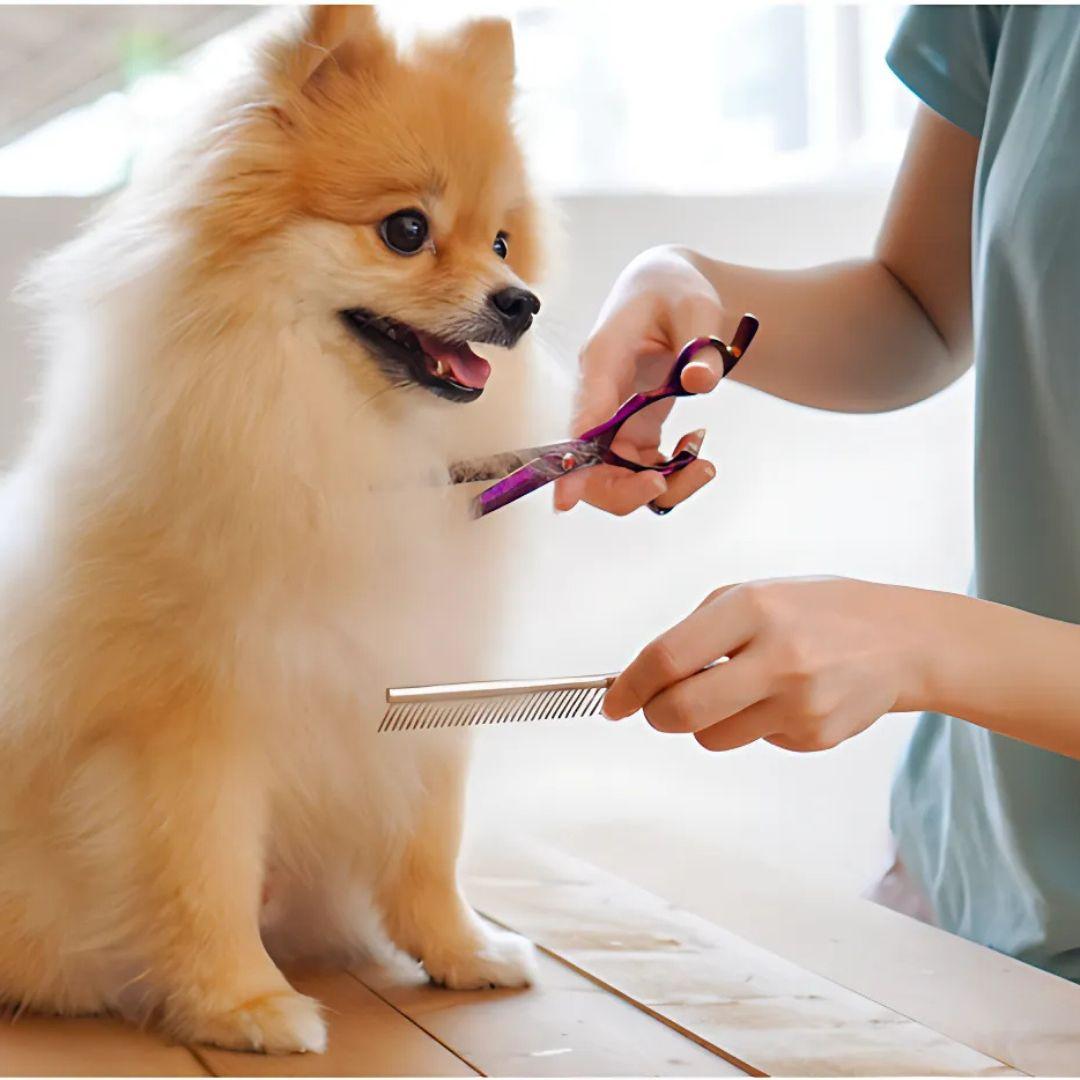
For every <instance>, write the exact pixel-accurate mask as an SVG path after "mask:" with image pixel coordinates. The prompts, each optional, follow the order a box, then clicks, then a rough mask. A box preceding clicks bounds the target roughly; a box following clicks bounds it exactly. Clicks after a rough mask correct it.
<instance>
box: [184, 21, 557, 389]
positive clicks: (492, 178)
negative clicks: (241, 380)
mask: <svg viewBox="0 0 1080 1080" xmlns="http://www.w3.org/2000/svg"><path fill="white" fill-rule="evenodd" d="M261 63H262V67H261V74H260V83H259V95H261V96H262V97H263V100H256V101H253V102H252V101H249V102H246V103H244V104H243V105H242V106H241V107H240V108H238V109H237V110H236V111H235V113H234V115H233V117H232V119H231V120H230V122H229V123H228V124H226V125H221V126H219V129H218V130H217V134H216V136H215V137H216V139H217V140H218V142H217V145H218V148H219V149H220V150H221V165H220V166H219V168H218V173H217V177H216V182H215V187H214V188H213V189H211V190H212V191H214V192H215V194H214V195H213V196H212V197H211V198H209V199H208V200H207V201H206V203H205V204H204V205H203V206H202V207H201V209H200V215H201V218H200V220H201V224H202V227H203V229H204V231H205V234H206V235H208V236H209V237H210V239H211V241H212V242H215V243H217V245H218V247H219V249H220V257H222V258H225V259H228V260H230V261H232V260H235V259H236V258H237V255H236V251H237V245H240V246H242V247H243V248H245V249H246V250H248V251H254V252H259V251H264V252H265V251H266V250H268V249H269V250H272V251H273V253H274V258H275V260H276V262H275V266H276V267H277V270H276V271H275V272H276V273H277V274H278V276H279V277H281V276H283V275H287V276H289V277H290V278H291V281H290V283H289V284H290V288H292V289H294V290H295V292H294V295H295V296H296V297H297V298H298V302H297V308H296V311H294V312H293V313H291V315H290V317H291V318H294V319H301V320H309V321H313V322H314V323H318V324H319V335H320V337H321V339H322V340H324V341H326V340H332V341H333V343H334V350H333V351H335V352H341V351H342V350H343V348H344V346H343V344H342V342H343V341H347V342H348V354H347V355H348V356H350V357H351V358H352V359H353V360H355V362H356V363H357V364H358V365H361V366H365V367H366V368H367V369H369V370H374V371H376V372H378V373H379V376H380V377H381V378H382V379H385V380H389V381H390V382H392V383H397V384H402V383H407V384H410V385H413V384H416V385H419V386H421V387H424V388H426V389H427V390H429V391H431V392H432V393H434V394H437V395H439V396H440V397H442V398H444V399H447V400H450V401H459V402H466V401H472V400H474V399H475V398H477V397H479V395H480V394H481V392H482V390H483V388H484V384H485V382H486V381H487V378H488V375H489V374H490V366H489V364H488V362H487V361H486V360H484V359H482V358H481V357H480V356H478V355H477V354H476V353H475V352H474V351H473V350H472V349H471V348H470V347H469V342H473V343H487V344H493V345H497V346H502V347H512V346H513V345H515V344H516V343H517V342H518V340H519V339H520V338H521V336H522V335H523V334H524V333H525V332H526V331H527V330H528V329H529V327H530V325H531V323H532V321H533V317H534V315H535V314H536V312H537V311H538V310H539V307H540V301H539V300H538V298H537V297H536V295H535V294H534V293H533V292H532V291H531V289H530V287H529V284H528V282H529V281H530V279H531V278H533V276H534V275H535V273H536V272H537V269H538V265H537V264H538V258H539V253H538V238H537V235H536V234H537V216H538V215H537V210H536V207H535V204H534V200H533V197H532V194H531V192H530V188H529V185H528V181H527V177H526V171H525V167H524V162H523V158H522V153H521V150H520V148H519V146H518V143H517V140H516V138H515V133H514V130H513V125H512V121H511V105H512V98H513V80H514V53H513V40H512V36H511V31H510V26H509V24H508V23H506V22H505V21H503V20H496V19H490V20H481V21H476V22H472V23H468V24H466V25H465V26H464V27H463V28H461V29H460V30H459V31H458V32H457V33H456V34H454V35H452V36H450V37H446V38H442V39H438V40H427V41H421V42H420V43H418V44H417V45H416V46H415V47H414V48H413V49H412V50H411V51H410V52H409V54H408V55H400V54H399V51H398V49H397V47H396V46H395V44H394V42H393V41H392V40H391V39H390V37H389V36H388V35H387V34H386V33H385V32H384V31H383V30H382V29H381V28H380V26H379V24H378V22H377V20H376V17H375V12H374V9H372V8H370V7H339V6H328V7H317V8H313V9H311V10H310V11H308V12H307V13H306V15H305V17H304V21H303V23H302V25H301V26H300V28H299V29H298V30H296V31H294V32H293V33H291V34H289V35H286V36H285V37H283V38H281V39H280V40H278V41H276V42H275V43H274V44H273V45H272V46H271V47H270V48H268V49H267V50H266V53H265V55H264V57H263V58H262V61H261Z"/></svg>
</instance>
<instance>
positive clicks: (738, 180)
mask: <svg viewBox="0 0 1080 1080" xmlns="http://www.w3.org/2000/svg"><path fill="white" fill-rule="evenodd" d="M631 10H632V9H620V12H619V14H618V16H617V17H615V16H614V13H613V11H612V5H611V4H609V3H581V4H573V5H571V4H569V3H567V4H564V5H561V6H557V7H553V6H538V5H536V4H529V3H520V2H519V3H513V2H503V3H487V4H484V3H465V2H459V0H449V2H445V0H444V2H439V3H435V2H433V0H428V2H425V3H416V2H414V3H406V4H395V5H392V6H391V7H390V8H389V10H388V11H386V12H385V13H383V18H384V21H385V22H386V23H387V24H388V25H389V26H390V27H391V28H392V29H393V30H394V31H395V33H397V34H399V35H400V36H402V37H403V38H408V37H409V36H411V35H412V34H414V33H416V32H417V31H421V30H423V31H426V30H440V29H444V28H446V27H448V26H450V25H452V24H454V23H455V22H459V21H461V20H462V19H465V18H468V17H470V16H475V15H482V14H503V15H507V16H509V17H511V18H512V19H513V21H514V26H515V34H516V40H517V52H518V69H519V76H518V81H519V86H520V89H521V98H520V102H521V103H520V112H521V117H522V123H521V130H522V133H523V135H524V137H525V140H526V144H527V147H528V150H529V152H530V157H531V158H532V161H533V166H534V170H535V172H536V174H537V175H538V177H539V179H540V182H541V184H542V186H543V187H544V188H545V189H546V190H548V191H551V192H553V193H554V194H575V193H589V192H670V193H680V194H686V193H709V192H727V191H735V190H746V189H751V188H762V187H769V186H776V185H780V184H790V183H799V182H802V183H808V182H814V183H821V182H830V181H832V182H836V181H840V180H844V179H847V178H850V177H852V176H858V175H860V174H861V173H864V172H867V171H870V170H875V169H879V168H887V169H892V168H895V165H896V162H897V161H898V160H899V155H900V152H901V150H902V146H903V140H904V135H905V132H906V128H907V125H908V122H909V120H910V116H911V110H912V108H913V105H912V101H911V98H910V95H909V94H907V93H906V92H905V91H904V90H903V88H902V87H901V86H900V85H899V83H898V81H897V80H896V79H895V77H894V76H893V75H892V74H891V73H890V72H889V71H888V70H887V68H886V66H885V61H884V53H885V49H886V47H887V46H888V42H889V39H890V37H891V35H892V33H893V31H894V29H895V27H896V24H897V22H898V20H899V17H900V15H901V13H902V11H903V8H902V6H900V5H882V4H879V3H868V4H845V5H827V4H826V5H822V4H817V3H809V4H772V5H768V4H760V3H746V2H728V3H723V4H717V3H713V4H697V3H695V4H691V3H685V2H684V3H680V2H678V0H670V2H668V3H665V5H664V7H663V14H662V16H658V15H657V14H656V13H655V12H654V13H652V14H650V15H649V16H648V17H646V16H645V15H644V14H641V15H634V14H631ZM278 17H280V13H278V12H274V11H271V12H267V13H266V14H260V15H258V16H256V17H255V18H254V19H252V20H250V21H249V23H246V24H243V25H241V26H239V27H236V28H234V29H232V30H229V31H227V32H226V33H224V34H222V35H220V36H219V37H217V38H214V39H213V40H212V41H210V42H208V43H207V44H206V45H204V46H202V47H201V48H199V49H198V50H196V51H195V52H193V53H190V54H189V55H188V56H186V57H184V58H182V59H181V60H180V61H178V62H177V63H175V64H173V65H171V66H169V67H167V68H164V69H161V70H158V71H154V72H152V73H148V74H143V75H141V76H140V77H138V78H136V79H134V80H133V81H132V82H131V83H130V85H129V86H128V87H127V88H126V89H125V90H124V91H123V92H115V93H110V94H106V95H105V96H104V97H102V98H100V99H98V100H97V101H95V102H93V103H91V104H89V105H86V106H83V107H80V108H77V109H73V110H71V111H70V112H67V113H64V114H63V115H61V116H59V117H57V118H56V119H54V120H52V121H50V122H49V123H47V124H44V125H42V126H41V127H40V128H38V129H36V130H34V131H32V132H30V133H29V134H27V135H25V136H23V137H22V138H20V139H18V140H16V141H14V142H12V143H10V144H8V145H7V146H5V147H0V195H94V194H100V193H103V192H106V191H109V190H111V189H113V188H115V187H117V186H118V185H120V184H122V183H123V182H124V180H125V178H126V177H127V176H128V175H129V172H130V170H131V167H132V163H133V161H134V160H135V158H136V156H137V155H138V153H139V151H140V148H141V147H143V146H145V145H146V144H147V143H148V142H149V141H150V140H151V139H152V138H153V137H155V135H156V134H158V133H160V132H162V131H163V130H165V131H167V130H168V126H169V121H170V120H172V119H173V118H175V117H177V116H179V115H180V113H181V111H182V109H183V107H184V105H185V103H186V102H187V101H188V100H189V97H190V94H191V92H192V91H193V90H195V89H196V88H199V87H203V86H205V85H206V84H207V83H208V82H210V81H216V80H217V79H219V78H220V77H221V76H222V74H223V73H224V72H226V71H230V70H232V69H234V68H235V67H236V66H237V65H240V64H244V63H246V61H247V58H248V46H247V42H248V40H249V37H250V36H251V34H252V33H253V32H255V31H256V30H257V26H254V25H253V24H259V23H262V22H266V21H269V20H271V19H273V18H278Z"/></svg>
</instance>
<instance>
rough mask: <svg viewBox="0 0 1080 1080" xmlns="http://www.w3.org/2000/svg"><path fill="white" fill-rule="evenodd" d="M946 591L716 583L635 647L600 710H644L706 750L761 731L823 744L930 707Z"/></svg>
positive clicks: (822, 582)
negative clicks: (935, 630)
mask: <svg viewBox="0 0 1080 1080" xmlns="http://www.w3.org/2000/svg"><path fill="white" fill-rule="evenodd" d="M944 595H946V594H935V593H928V592H924V591H922V590H919V589H907V588H901V587H899V586H893V585H878V584H872V583H870V582H865V581H850V580H847V579H844V578H789V579H778V580H774V581H755V582H750V583H748V584H743V585H734V586H727V587H725V588H722V589H718V590H717V591H716V592H714V593H712V594H711V595H710V596H709V597H708V598H707V599H706V600H705V601H704V603H702V604H701V605H700V607H698V608H697V610H696V611H694V612H693V614H691V615H690V616H689V617H687V618H686V619H684V620H683V621H682V622H680V623H678V624H677V625H676V626H673V627H672V628H671V629H670V630H668V631H667V632H666V633H664V634H661V635H660V637H658V638H656V640H655V641H653V642H651V643H650V644H649V645H647V646H646V647H645V648H644V649H643V650H642V652H641V653H639V654H638V656H637V657H636V658H635V659H634V660H633V662H632V663H631V664H630V665H629V667H627V668H626V670H625V671H624V672H623V673H622V674H621V675H620V676H619V677H618V679H616V680H615V682H614V684H613V685H612V687H611V689H610V690H609V691H608V693H607V696H606V698H605V699H604V713H605V715H607V716H608V717H610V718H612V719H621V718H623V717H626V716H630V715H631V714H632V713H635V712H637V710H638V709H644V711H645V717H646V719H647V720H648V721H649V723H650V724H652V726H653V727H654V728H656V729H658V730H659V731H666V732H685V733H692V734H693V736H694V738H696V739H697V741H698V742H699V743H700V744H701V745H702V746H704V747H705V748H706V749H708V750H731V749H734V748H735V747H738V746H744V745H746V744H747V743H751V742H754V741H755V740H757V739H765V740H767V741H768V742H771V743H774V744H775V745H777V746H780V747H783V748H784V749H787V750H825V749H828V748H830V747H832V746H835V745H836V744H837V743H840V742H842V741H843V740H845V739H849V738H850V737H851V736H852V735H856V734H858V733H859V732H860V731H863V730H864V729H865V728H867V727H869V726H870V725H871V724H872V723H873V722H874V721H875V720H877V719H878V717H880V716H881V715H883V714H884V713H887V712H893V711H905V710H910V709H915V708H922V707H925V706H926V703H927V694H928V690H927V686H928V683H929V680H930V678H931V676H930V673H929V672H930V667H931V657H932V655H933V645H932V644H931V643H930V641H931V638H932V636H933V635H932V632H931V630H930V628H931V627H932V626H934V625H935V623H940V622H941V621H943V620H942V619H941V617H940V615H939V613H938V612H937V611H936V610H935V609H934V607H933V605H934V603H935V602H936V603H938V604H940V603H941V602H942V601H941V599H940V597H942V596H944ZM946 603H947V601H946ZM725 656H726V657H729V658H730V659H728V660H727V661H726V662H723V663H715V661H717V660H719V659H720V658H721V657H725ZM709 665H713V666H711V667H710V666H709Z"/></svg>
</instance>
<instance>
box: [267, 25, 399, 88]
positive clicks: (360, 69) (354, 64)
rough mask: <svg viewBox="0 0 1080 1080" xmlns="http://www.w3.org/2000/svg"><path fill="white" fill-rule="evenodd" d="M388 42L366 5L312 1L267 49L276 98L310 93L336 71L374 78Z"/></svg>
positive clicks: (389, 48) (386, 54)
mask: <svg viewBox="0 0 1080 1080" xmlns="http://www.w3.org/2000/svg"><path fill="white" fill-rule="evenodd" d="M392 52H393V45H392V44H391V41H390V39H389V38H388V37H387V36H386V34H385V33H384V32H383V30H382V28H381V27H380V26H379V22H378V19H377V17H376V15H375V9H374V8H373V7H371V6H370V5H369V4H317V5H315V6H314V7H310V8H307V9H306V10H304V11H303V12H302V13H301V15H300V18H299V20H298V21H297V22H296V23H295V24H294V26H293V29H292V31H291V32H290V33H288V34H286V35H285V36H284V37H283V38H282V39H281V40H280V41H278V42H277V43H276V44H275V45H274V46H272V47H271V48H270V49H269V50H268V55H267V65H268V68H269V74H270V77H271V79H272V81H273V84H274V86H275V89H276V91H277V94H278V97H279V99H281V101H282V102H285V103H287V102H288V101H290V100H292V99H294V98H295V97H297V96H298V95H303V96H309V97H310V96H313V95H316V94H318V93H319V92H320V90H322V89H323V88H324V87H325V86H326V85H327V84H328V83H330V82H332V81H333V80H334V79H335V78H337V77H338V76H340V75H355V74H358V73H361V74H365V75H367V76H369V77H370V76H374V75H375V74H376V73H377V72H378V70H379V68H380V67H381V66H382V64H383V63H384V62H385V61H386V59H387V58H388V57H389V56H390V55H391V54H392Z"/></svg>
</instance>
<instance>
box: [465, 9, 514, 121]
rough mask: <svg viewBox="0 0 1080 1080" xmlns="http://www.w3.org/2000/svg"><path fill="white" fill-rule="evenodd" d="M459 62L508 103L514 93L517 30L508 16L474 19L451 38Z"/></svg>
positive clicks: (468, 72) (474, 77) (470, 73)
mask: <svg viewBox="0 0 1080 1080" xmlns="http://www.w3.org/2000/svg"><path fill="white" fill-rule="evenodd" d="M449 46H450V48H451V49H452V50H453V52H454V53H455V54H456V57H457V60H458V64H459V65H460V66H461V67H462V68H464V70H465V72H466V73H467V74H468V75H469V76H470V77H471V78H473V79H476V80H477V81H479V82H482V83H483V84H484V85H485V86H487V87H490V88H491V89H492V90H493V91H495V92H496V93H498V94H499V95H501V97H502V98H503V100H504V101H505V102H506V103H507V104H509V102H510V99H511V97H512V96H513V93H514V66H515V65H514V31H513V29H512V28H511V26H510V22H509V20H507V19H474V20H473V21H472V22H468V23H466V24H465V25H464V26H463V27H462V28H461V29H460V30H459V31H458V32H457V34H455V35H454V37H452V38H451V40H450V42H449Z"/></svg>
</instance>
